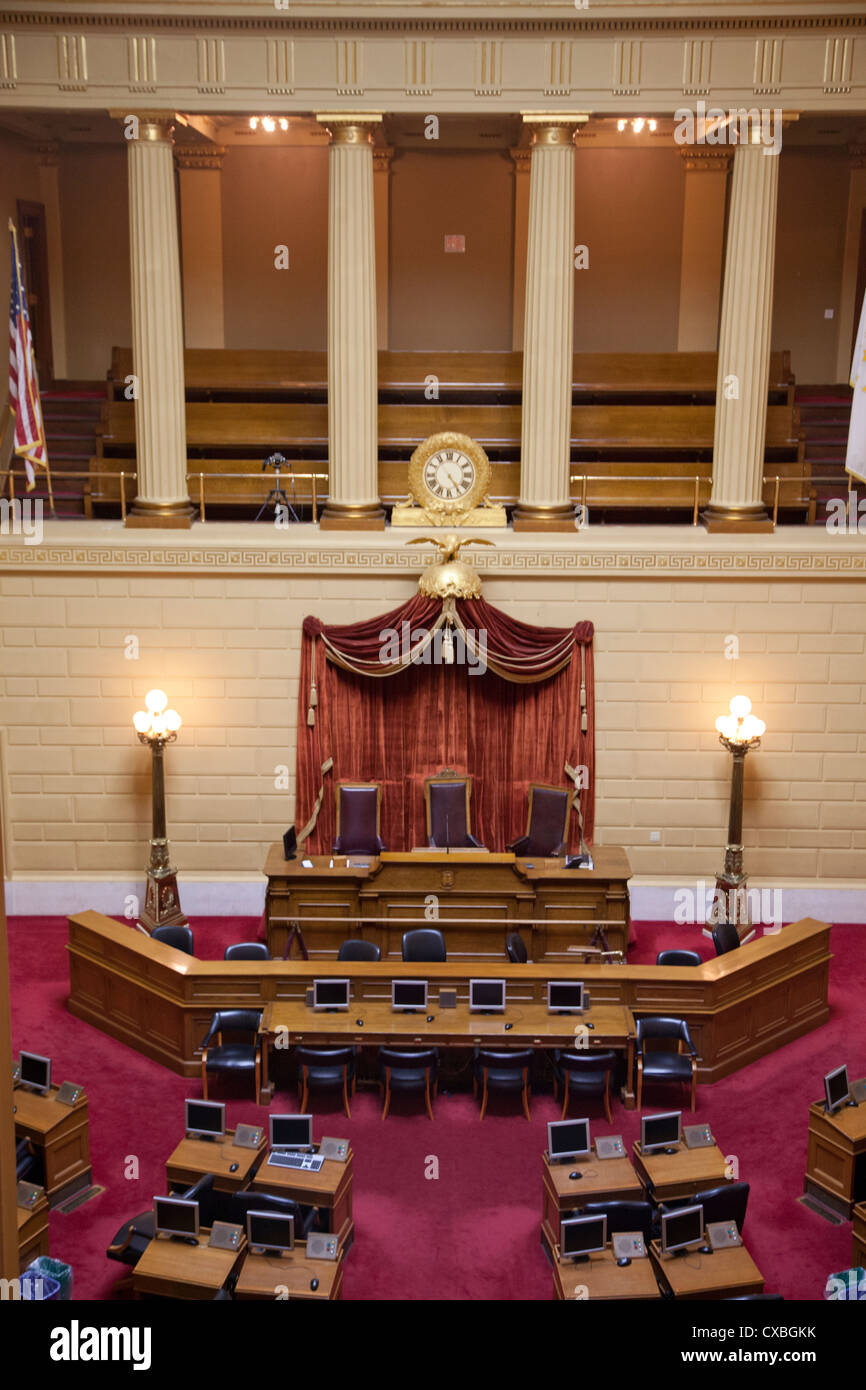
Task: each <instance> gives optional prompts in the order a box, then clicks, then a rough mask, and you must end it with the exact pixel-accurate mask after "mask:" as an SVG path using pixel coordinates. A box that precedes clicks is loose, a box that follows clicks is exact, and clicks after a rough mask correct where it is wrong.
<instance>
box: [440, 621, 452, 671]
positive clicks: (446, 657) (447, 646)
mask: <svg viewBox="0 0 866 1390" xmlns="http://www.w3.org/2000/svg"><path fill="white" fill-rule="evenodd" d="M442 660H443V661H444V662H445V665H446V666H453V665H454V638H453V637H452V635H451V625H450V624H448V625H447V626H446V628H445V634H444V636H443V638H442Z"/></svg>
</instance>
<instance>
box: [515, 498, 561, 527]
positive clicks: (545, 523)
mask: <svg viewBox="0 0 866 1390" xmlns="http://www.w3.org/2000/svg"><path fill="white" fill-rule="evenodd" d="M511 525H512V528H513V529H514V530H515V531H558V532H560V533H570V532H572V531H576V530H577V529H578V528H577V526H576V524H575V510H574V505H573V504H572V503H571V502H563V503H560V504H556V505H551V506H534V505H533V504H532V503H530V502H518V504H517V506H516V507H515V508H514V511H513V512H512V515H511Z"/></svg>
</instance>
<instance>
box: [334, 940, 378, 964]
mask: <svg viewBox="0 0 866 1390" xmlns="http://www.w3.org/2000/svg"><path fill="white" fill-rule="evenodd" d="M381 959H382V952H381V950H380V949H379V947H378V946H377V945H376V944H375V942H373V941H344V942H343V944H342V945H341V947H340V949H339V951H338V952H337V960H381Z"/></svg>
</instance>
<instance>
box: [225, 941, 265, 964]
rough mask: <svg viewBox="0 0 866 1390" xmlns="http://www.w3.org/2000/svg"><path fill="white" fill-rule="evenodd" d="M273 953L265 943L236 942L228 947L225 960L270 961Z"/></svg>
mask: <svg viewBox="0 0 866 1390" xmlns="http://www.w3.org/2000/svg"><path fill="white" fill-rule="evenodd" d="M270 958H271V953H270V951H269V950H268V948H267V946H266V945H265V943H264V942H263V941H236V942H235V943H234V945H233V946H226V949H225V953H224V955H223V960H270Z"/></svg>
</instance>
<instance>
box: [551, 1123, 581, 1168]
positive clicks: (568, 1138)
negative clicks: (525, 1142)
mask: <svg viewBox="0 0 866 1390" xmlns="http://www.w3.org/2000/svg"><path fill="white" fill-rule="evenodd" d="M591 1152H592V1149H591V1148H590V1143H589V1120H550V1121H549V1123H548V1126H547V1154H548V1157H549V1159H550V1161H551V1163H556V1162H557V1160H558V1159H562V1160H563V1161H565V1160H566V1159H569V1158H584V1157H586V1155H587V1154H589V1153H591Z"/></svg>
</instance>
